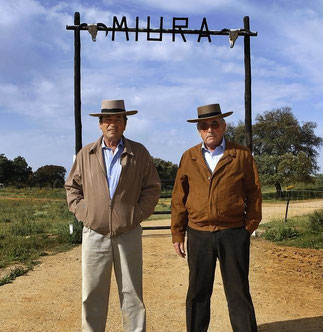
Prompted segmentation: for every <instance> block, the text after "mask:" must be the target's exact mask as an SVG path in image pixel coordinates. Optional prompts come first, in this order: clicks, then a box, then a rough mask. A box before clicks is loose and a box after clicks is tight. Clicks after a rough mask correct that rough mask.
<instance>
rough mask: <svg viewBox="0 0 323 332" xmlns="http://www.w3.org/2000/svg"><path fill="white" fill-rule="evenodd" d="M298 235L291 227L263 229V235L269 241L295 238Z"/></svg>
mask: <svg viewBox="0 0 323 332" xmlns="http://www.w3.org/2000/svg"><path fill="white" fill-rule="evenodd" d="M298 236H299V232H298V231H297V230H296V229H295V228H291V227H279V228H276V229H268V230H266V231H265V234H264V237H265V239H266V240H269V241H275V242H276V241H284V240H287V239H295V238H297V237H298Z"/></svg>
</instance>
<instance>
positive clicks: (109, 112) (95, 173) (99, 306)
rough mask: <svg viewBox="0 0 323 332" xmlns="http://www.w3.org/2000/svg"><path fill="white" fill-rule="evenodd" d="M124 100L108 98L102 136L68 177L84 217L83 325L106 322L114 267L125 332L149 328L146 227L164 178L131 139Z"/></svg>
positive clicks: (70, 194)
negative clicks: (144, 293) (144, 261)
mask: <svg viewBox="0 0 323 332" xmlns="http://www.w3.org/2000/svg"><path fill="white" fill-rule="evenodd" d="M136 113H137V111H136V110H132V111H126V110H125V106H124V101H123V100H103V101H102V107H101V112H100V113H92V114H90V115H91V116H95V117H98V118H99V127H100V129H101V131H102V136H101V137H100V138H99V139H98V141H97V142H95V143H91V144H88V145H87V146H85V147H84V148H83V149H82V150H81V151H80V152H79V153H78V154H77V156H76V160H75V162H74V164H73V167H72V169H71V172H70V174H69V176H68V178H67V180H66V183H65V188H66V192H67V202H68V206H69V209H70V211H72V212H73V213H75V216H76V218H77V219H78V220H79V221H82V222H83V224H84V227H83V238H82V328H83V331H92V332H103V331H104V330H105V326H106V319H107V313H108V300H109V291H110V282H111V271H112V266H113V268H114V271H115V276H116V280H117V284H118V289H119V298H120V306H121V311H122V318H123V329H124V331H128V332H134V331H137V332H139V331H146V311H145V306H144V303H143V297H142V242H141V236H142V228H141V226H140V223H141V222H142V221H143V220H144V219H147V218H148V217H149V216H150V215H151V214H152V212H153V211H154V208H155V206H156V204H157V202H158V198H159V195H160V180H159V177H158V174H157V170H156V168H155V166H154V164H153V161H152V158H151V156H150V155H149V153H148V151H147V150H146V149H145V147H144V146H143V145H142V144H140V143H137V142H134V141H131V140H129V139H126V138H125V137H124V136H123V132H124V130H125V128H126V122H127V115H133V114H136Z"/></svg>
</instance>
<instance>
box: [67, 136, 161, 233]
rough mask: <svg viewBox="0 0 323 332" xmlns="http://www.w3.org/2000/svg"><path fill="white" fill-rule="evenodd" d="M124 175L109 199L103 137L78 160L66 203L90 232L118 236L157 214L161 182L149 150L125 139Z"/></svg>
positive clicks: (87, 147)
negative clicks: (156, 208) (154, 212)
mask: <svg viewBox="0 0 323 332" xmlns="http://www.w3.org/2000/svg"><path fill="white" fill-rule="evenodd" d="M123 142H124V149H123V152H122V155H121V165H122V171H121V174H120V179H119V183H118V186H117V188H116V191H115V193H114V195H113V198H112V199H111V198H110V194H109V188H108V183H107V177H106V170H105V163H104V159H103V153H102V146H101V144H102V137H101V138H100V139H99V140H98V141H97V142H95V143H91V144H88V145H87V146H85V147H84V148H83V149H81V150H80V152H79V153H78V154H77V156H76V160H75V162H74V164H73V167H72V169H71V171H70V174H69V176H68V178H67V180H66V182H65V189H66V194H67V203H68V207H69V210H70V211H71V212H73V213H74V214H75V216H76V218H77V219H78V220H79V221H82V222H83V223H84V225H85V226H87V227H88V228H90V229H92V230H94V231H96V232H98V233H101V234H104V235H107V236H108V237H114V236H118V235H120V234H122V233H125V232H128V231H130V230H131V229H134V228H135V227H136V226H137V225H138V224H139V223H141V222H142V221H143V220H144V219H147V218H148V217H149V216H150V215H151V214H152V213H153V211H154V208H155V206H156V204H157V202H158V199H159V195H160V179H159V176H158V173H157V170H156V168H155V166H154V163H153V160H152V158H151V156H150V154H149V152H148V151H147V150H146V148H145V147H144V146H143V145H142V144H140V143H137V142H134V141H131V140H128V139H126V138H125V137H123Z"/></svg>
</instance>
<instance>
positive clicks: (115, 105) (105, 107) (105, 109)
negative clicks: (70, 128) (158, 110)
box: [90, 100, 138, 116]
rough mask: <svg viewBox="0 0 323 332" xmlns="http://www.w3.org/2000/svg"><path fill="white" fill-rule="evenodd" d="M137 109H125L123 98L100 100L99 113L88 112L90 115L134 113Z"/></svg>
mask: <svg viewBox="0 0 323 332" xmlns="http://www.w3.org/2000/svg"><path fill="white" fill-rule="evenodd" d="M137 112H138V111H137V110H131V111H126V108H125V106H124V101H123V100H102V103H101V113H90V115H91V116H101V115H116V114H124V115H133V114H136V113H137Z"/></svg>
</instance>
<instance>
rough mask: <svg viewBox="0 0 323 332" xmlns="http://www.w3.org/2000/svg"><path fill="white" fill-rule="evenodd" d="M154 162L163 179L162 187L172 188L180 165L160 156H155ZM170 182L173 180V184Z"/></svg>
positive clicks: (165, 188)
mask: <svg viewBox="0 0 323 332" xmlns="http://www.w3.org/2000/svg"><path fill="white" fill-rule="evenodd" d="M153 162H154V165H155V167H156V168H157V172H158V175H159V177H160V179H161V181H162V189H163V190H167V189H169V188H172V187H173V181H174V180H175V177H176V173H177V169H178V166H177V165H176V164H173V163H172V162H170V161H165V160H163V159H160V158H153ZM166 181H167V182H168V183H167V182H166ZM169 182H171V184H170V183H169Z"/></svg>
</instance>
